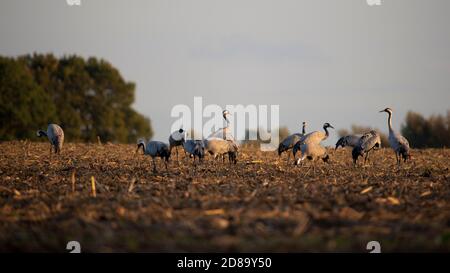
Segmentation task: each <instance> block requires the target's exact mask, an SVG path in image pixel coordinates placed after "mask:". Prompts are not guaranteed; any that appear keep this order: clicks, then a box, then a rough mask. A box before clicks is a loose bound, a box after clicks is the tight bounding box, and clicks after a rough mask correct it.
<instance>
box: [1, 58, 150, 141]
mask: <svg viewBox="0 0 450 273" xmlns="http://www.w3.org/2000/svg"><path fill="white" fill-rule="evenodd" d="M8 60H9V61H10V62H12V63H15V64H16V65H17V67H22V69H23V70H24V71H25V72H26V73H27V75H28V79H27V80H28V82H26V81H25V82H24V81H16V83H15V84H16V86H15V85H14V82H12V81H9V82H5V84H2V88H5V89H17V88H19V89H21V90H22V89H24V88H25V89H27V88H28V89H30V86H32V87H33V88H32V89H33V90H38V91H34V92H40V95H38V96H37V97H39V98H41V100H43V101H42V102H39V101H36V102H35V103H34V104H33V107H32V110H33V111H40V110H39V109H40V108H41V107H43V106H45V107H46V111H47V112H48V115H47V116H44V115H42V114H41V118H40V119H34V120H33V123H34V127H44V126H45V125H46V124H47V123H50V122H51V123H59V124H60V125H61V126H62V127H63V129H64V131H65V134H66V138H67V139H68V140H70V141H96V140H97V137H100V139H101V140H102V141H114V142H135V141H136V138H137V137H138V136H145V137H151V136H152V135H153V131H152V129H151V125H150V120H149V119H148V118H146V117H144V116H142V115H141V114H139V113H137V112H136V111H135V110H134V109H133V108H132V107H131V105H132V103H133V102H134V92H135V84H134V83H131V82H127V81H125V80H124V79H123V78H122V76H121V75H120V73H119V71H118V70H117V69H116V68H114V67H113V66H112V65H111V64H110V63H108V62H106V61H104V60H98V59H96V58H89V59H87V60H85V59H83V58H81V57H79V56H75V55H72V56H64V57H62V58H60V59H58V58H56V57H54V56H53V55H51V54H46V55H43V54H33V55H25V56H21V57H19V58H17V59H8ZM16 70H17V69H16ZM16 70H14V71H10V72H9V75H7V74H5V73H6V72H7V71H5V73H3V72H0V73H1V75H0V76H1V77H4V78H5V79H8V78H10V77H11V76H12V75H13V78H14V77H18V75H20V73H22V74H23V72H20V71H18V70H17V71H16ZM16 74H17V75H16ZM27 85H28V87H26V86H27ZM3 93H5V92H2V94H1V96H2V100H8V97H6V94H7V93H5V95H4V94H3ZM29 99H30V95H29V94H27V93H26V92H24V91H22V92H21V95H20V96H19V97H18V98H17V99H16V104H17V105H18V106H19V108H20V107H25V108H26V107H27V105H28V104H27V100H29ZM44 101H45V102H44ZM49 105H50V106H49ZM51 105H53V108H51V107H52V106H51ZM48 107H50V108H51V109H47V108H48ZM52 111H53V112H52ZM25 112H26V111H25ZM26 114H27V113H22V114H20V115H21V116H23V117H26ZM3 117H5V118H7V117H8V116H7V115H6V113H5V114H3V113H2V118H3ZM10 127H15V128H16V131H15V133H13V134H12V135H11V136H10V138H11V139H13V138H28V137H30V136H31V135H29V134H25V135H24V132H25V128H22V127H17V125H15V124H13V123H11V122H10ZM1 138H2V139H6V137H5V136H3V135H2V136H1Z"/></svg>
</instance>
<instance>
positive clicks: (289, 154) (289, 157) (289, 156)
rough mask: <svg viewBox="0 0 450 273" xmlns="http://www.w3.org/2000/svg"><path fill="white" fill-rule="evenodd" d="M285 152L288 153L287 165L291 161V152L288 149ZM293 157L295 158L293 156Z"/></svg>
mask: <svg viewBox="0 0 450 273" xmlns="http://www.w3.org/2000/svg"><path fill="white" fill-rule="evenodd" d="M287 154H288V158H287V162H286V164H287V165H289V161H291V153H290V152H289V151H288V153H287ZM294 159H295V157H294Z"/></svg>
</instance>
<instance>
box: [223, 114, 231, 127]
mask: <svg viewBox="0 0 450 273" xmlns="http://www.w3.org/2000/svg"><path fill="white" fill-rule="evenodd" d="M223 118H224V119H225V124H226V125H225V127H224V129H226V128H228V127H229V126H230V121H229V120H228V118H227V117H226V116H223Z"/></svg>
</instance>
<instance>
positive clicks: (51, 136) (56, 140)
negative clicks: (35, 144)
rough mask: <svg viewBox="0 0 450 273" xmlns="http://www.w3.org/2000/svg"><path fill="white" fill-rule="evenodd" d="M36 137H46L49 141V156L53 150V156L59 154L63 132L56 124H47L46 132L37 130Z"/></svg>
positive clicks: (62, 142) (62, 141)
mask: <svg viewBox="0 0 450 273" xmlns="http://www.w3.org/2000/svg"><path fill="white" fill-rule="evenodd" d="M36 135H37V136H38V137H43V136H46V137H47V138H48V140H49V141H50V154H51V153H52V150H53V148H54V150H55V154H60V153H61V149H62V146H63V144H64V131H63V129H62V128H61V127H60V126H59V125H58V124H53V123H52V124H49V125H48V127H47V132H44V131H42V130H38V131H37V132H36Z"/></svg>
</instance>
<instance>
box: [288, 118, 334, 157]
mask: <svg viewBox="0 0 450 273" xmlns="http://www.w3.org/2000/svg"><path fill="white" fill-rule="evenodd" d="M328 128H332V129H334V127H333V126H331V124H329V123H328V122H326V123H324V125H323V130H324V132H320V131H314V132H311V133H309V134H306V135H304V136H303V137H302V138H301V139H300V140H299V141H297V143H295V145H294V147H293V148H292V153H293V154H294V158H296V157H295V155H296V154H297V152H298V151H301V145H302V144H309V143H312V144H319V143H320V142H322V141H324V140H325V139H327V138H328V136H329V135H330V133H329V132H328Z"/></svg>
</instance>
